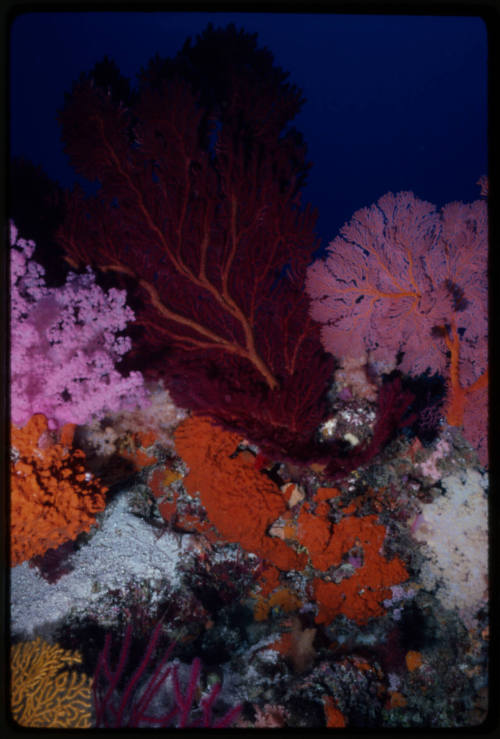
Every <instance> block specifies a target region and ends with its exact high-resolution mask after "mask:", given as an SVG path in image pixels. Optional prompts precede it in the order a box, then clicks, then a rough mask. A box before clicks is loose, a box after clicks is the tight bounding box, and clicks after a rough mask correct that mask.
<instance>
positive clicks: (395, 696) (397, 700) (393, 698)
mask: <svg viewBox="0 0 500 739" xmlns="http://www.w3.org/2000/svg"><path fill="white" fill-rule="evenodd" d="M389 695H390V702H389V707H390V708H404V707H405V706H406V703H407V700H406V698H405V697H404V695H403V694H402V693H400V692H399V691H397V690H393V691H392V692H390V693H389Z"/></svg>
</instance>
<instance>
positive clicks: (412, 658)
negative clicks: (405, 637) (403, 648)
mask: <svg viewBox="0 0 500 739" xmlns="http://www.w3.org/2000/svg"><path fill="white" fill-rule="evenodd" d="M405 661H406V666H407V668H408V669H409V670H410V672H413V670H416V669H417V667H420V666H421V665H422V655H421V654H420V652H414V651H413V650H410V651H409V652H407V653H406V657H405Z"/></svg>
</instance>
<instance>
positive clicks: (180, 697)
mask: <svg viewBox="0 0 500 739" xmlns="http://www.w3.org/2000/svg"><path fill="white" fill-rule="evenodd" d="M160 633H161V621H160V622H159V623H158V624H157V625H156V627H155V629H154V631H153V633H152V635H151V638H150V640H149V644H148V646H147V648H146V652H145V654H144V656H143V658H142V660H141V662H140V664H139V665H138V667H137V668H136V670H135V671H134V674H133V675H132V677H131V679H130V680H129V682H128V683H127V685H126V688H125V690H124V692H123V694H122V696H121V698H116V691H117V687H118V683H119V681H120V680H121V679H122V677H123V673H124V670H125V666H126V663H127V658H128V654H129V650H130V643H131V638H132V626H131V625H129V626H128V627H127V629H126V632H125V637H124V640H123V643H122V646H121V649H120V654H119V657H118V662H117V666H116V669H115V670H112V669H111V667H110V647H111V635H110V634H108V635H107V636H106V640H105V643H104V648H103V650H102V652H101V654H100V655H99V659H98V662H97V667H96V671H95V675H94V684H93V695H94V705H95V711H96V725H97V726H105V727H106V728H112V727H124V726H141V725H145V724H146V725H150V726H168V725H170V724H171V722H172V720H173V719H174V718H176V717H177V722H176V726H177V727H178V728H186V727H196V726H202V727H205V728H209V727H217V728H224V727H227V726H230V724H231V723H232V722H233V721H234V719H235V718H236V717H237V715H238V714H239V713H240V711H241V706H236V707H234V708H232V709H230V710H229V711H228V712H227V713H226V714H225V715H224V716H222V717H221V718H219V719H216V720H214V719H213V717H212V708H213V705H214V703H215V700H216V698H217V696H218V695H219V692H220V688H221V686H220V683H218V684H216V685H214V686H213V688H212V689H211V691H210V694H209V695H208V696H206V697H205V698H204V699H202V701H201V704H200V707H201V709H202V717H201V718H200V719H198V720H195V721H194V722H191V723H190V722H189V715H190V713H191V710H192V709H193V705H194V698H195V694H196V689H197V686H198V683H199V677H200V672H201V661H200V659H199V658H198V657H197V658H196V659H195V660H194V661H193V663H192V666H191V674H190V676H189V681H188V685H187V688H186V690H185V692H184V693H183V691H182V690H181V686H180V682H179V674H178V669H179V668H178V665H177V664H175V665H171V664H168V660H169V659H170V657H171V654H172V651H173V649H174V647H175V642H172V643H171V644H170V645H169V646H168V648H167V650H166V652H165V654H164V655H163V657H162V659H161V660H160V661H159V663H158V664H157V665H156V666H155V668H154V671H153V673H152V675H151V676H150V677H149V678H148V680H147V682H146V684H145V686H144V689H143V691H142V695H141V697H140V698H139V699H137V700H135V699H134V694H135V693H136V691H137V689H138V687H139V684H140V681H141V678H142V677H143V675H144V673H145V671H146V669H147V667H148V665H149V664H150V661H151V657H152V654H153V652H154V649H155V646H156V644H157V642H158V638H159V636H160ZM103 676H104V677H105V678H106V680H107V681H108V682H109V685H108V688H107V690H106V692H105V694H104V696H101V695H100V692H99V683H100V681H101V679H102V677H103ZM169 676H171V678H172V689H173V699H174V705H173V707H172V708H170V709H169V710H168V711H167V712H166V713H164V714H162V715H161V716H150V715H147V714H146V711H147V710H148V708H149V706H150V703H151V701H152V700H153V698H154V697H155V695H157V694H158V691H159V690H160V688H161V686H162V685H163V684H164V683H165V681H166V680H167V678H168V677H169ZM114 697H115V701H116V700H118V705H116V702H115V701H114V700H113V698H114ZM127 712H128V714H129V715H128V718H127V717H126V714H127Z"/></svg>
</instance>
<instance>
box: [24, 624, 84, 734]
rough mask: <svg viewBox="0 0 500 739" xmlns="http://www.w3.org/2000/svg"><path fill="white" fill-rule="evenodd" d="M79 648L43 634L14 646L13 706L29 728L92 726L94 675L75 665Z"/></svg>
mask: <svg viewBox="0 0 500 739" xmlns="http://www.w3.org/2000/svg"><path fill="white" fill-rule="evenodd" d="M81 662H82V658H81V655H80V654H78V652H70V651H67V650H65V649H62V648H61V647H60V646H59V645H58V644H49V643H48V642H45V641H43V640H42V639H41V638H40V637H38V638H37V639H35V640H34V641H29V642H21V643H19V644H16V645H15V646H13V647H11V650H10V664H11V710H12V715H13V717H14V719H15V720H16V721H17V723H18V724H19V725H20V726H24V727H27V728H34V727H36V728H54V729H70V728H71V729H73V728H75V729H88V728H90V727H91V726H92V698H91V684H92V681H91V679H90V678H89V677H88V676H87V675H84V674H81V673H79V672H77V671H76V670H74V669H72V665H75V664H81Z"/></svg>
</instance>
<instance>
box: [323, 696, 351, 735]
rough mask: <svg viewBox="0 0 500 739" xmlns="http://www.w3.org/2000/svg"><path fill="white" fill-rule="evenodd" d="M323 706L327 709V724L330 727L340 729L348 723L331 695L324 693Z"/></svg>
mask: <svg viewBox="0 0 500 739" xmlns="http://www.w3.org/2000/svg"><path fill="white" fill-rule="evenodd" d="M322 698H323V707H324V709H325V716H326V725H327V727H328V728H329V729H340V728H343V727H344V726H345V725H346V721H345V718H344V716H343V714H342V713H341V712H340V711H339V709H338V708H337V703H336V702H335V699H334V698H332V696H331V695H323V696H322Z"/></svg>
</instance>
